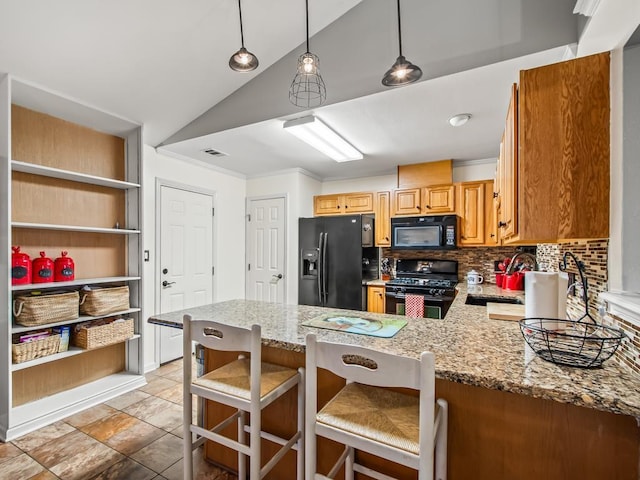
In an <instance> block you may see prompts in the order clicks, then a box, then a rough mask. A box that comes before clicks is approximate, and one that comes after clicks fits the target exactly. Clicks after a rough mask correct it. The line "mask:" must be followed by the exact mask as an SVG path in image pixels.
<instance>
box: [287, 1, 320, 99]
mask: <svg viewBox="0 0 640 480" xmlns="http://www.w3.org/2000/svg"><path fill="white" fill-rule="evenodd" d="M305 6H306V12H307V15H306V21H307V51H306V52H305V53H303V54H302V55H300V58H298V69H297V71H296V76H295V77H294V78H293V82H291V87H289V100H290V101H291V103H293V104H294V105H296V106H298V107H303V108H312V107H319V106H320V105H322V104H323V103H324V101H325V100H326V99H327V89H326V88H325V86H324V80H322V77H321V76H320V69H319V65H318V64H319V59H318V57H317V55H314V54H313V53H311V52H310V51H309V0H305Z"/></svg>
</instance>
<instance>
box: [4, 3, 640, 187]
mask: <svg viewBox="0 0 640 480" xmlns="http://www.w3.org/2000/svg"><path fill="white" fill-rule="evenodd" d="M574 3H575V0H474V1H472V2H470V1H462V0H453V1H452V0H449V1H444V0H428V1H425V0H402V3H401V5H402V28H403V30H402V33H403V38H402V40H403V53H404V54H405V56H406V57H407V58H409V59H410V60H411V61H412V62H414V63H416V64H418V65H419V66H420V67H421V68H422V69H423V71H424V75H423V78H422V80H421V81H420V82H419V83H417V84H414V85H411V86H408V87H403V88H399V89H391V90H388V89H386V88H385V87H383V86H382V85H381V83H380V79H381V77H382V74H383V73H384V72H385V71H386V70H387V69H388V68H389V67H390V65H391V64H392V63H393V61H394V60H395V58H396V56H397V54H398V51H397V40H398V38H397V23H396V22H397V20H396V10H395V8H396V3H395V1H393V0H310V1H309V4H310V5H309V9H310V12H309V13H310V30H311V35H312V38H311V51H312V52H314V53H316V54H317V55H318V56H319V57H320V66H321V73H322V75H323V78H324V80H325V83H326V86H327V104H326V105H325V106H322V107H320V108H317V109H314V110H313V111H312V113H314V114H316V115H317V116H318V117H321V118H323V120H325V121H326V123H328V124H329V125H330V126H331V127H332V128H334V129H335V130H337V131H338V132H339V133H340V134H341V135H343V136H344V137H345V138H347V139H348V140H349V141H351V142H352V143H353V144H354V145H356V146H357V147H358V148H359V149H361V150H362V152H363V153H364V159H363V160H360V161H356V162H350V163H345V164H336V163H335V162H333V161H331V160H328V159H325V158H323V157H322V156H321V155H319V154H317V153H315V152H314V151H312V150H310V149H308V148H307V147H306V146H305V145H304V144H301V143H300V142H299V141H298V140H296V139H294V138H289V137H290V136H289V135H287V134H286V133H285V132H284V131H283V129H282V123H283V121H284V120H286V119H290V118H294V117H297V116H301V115H303V114H305V113H310V112H304V111H301V110H300V109H298V108H297V107H294V106H293V105H291V104H290V103H289V100H288V93H287V91H288V87H289V85H290V83H291V80H292V79H293V76H294V74H295V64H296V59H297V57H298V56H299V55H300V54H301V53H303V52H304V40H305V29H304V15H305V14H304V1H303V0H277V1H265V0H243V1H242V8H243V20H244V33H245V44H246V46H247V48H248V49H249V50H250V51H252V52H254V53H255V54H256V55H257V56H258V58H259V59H260V67H259V68H258V70H256V71H255V72H252V73H248V74H242V73H236V72H233V71H231V70H230V69H229V68H228V60H229V57H230V55H231V54H232V53H233V52H235V51H236V50H237V49H238V48H239V46H240V35H239V24H238V16H237V15H238V11H237V7H238V5H237V2H236V0H216V1H212V0H208V1H205V0H189V1H188V2H180V1H178V0H137V1H134V2H132V1H130V0H111V1H109V2H104V1H101V0H59V1H56V2H39V1H37V0H22V1H20V2H16V1H12V0H0V72H5V73H10V74H12V75H15V76H16V77H18V78H20V79H22V80H26V81H29V82H33V83H36V84H39V85H42V86H44V87H45V88H47V89H50V90H53V91H56V92H59V93H62V94H64V95H67V96H70V97H73V98H76V99H78V100H80V101H81V102H84V103H87V104H90V105H93V106H95V107H98V108H101V109H103V110H106V111H109V112H112V113H115V114H118V115H120V116H123V117H125V118H128V119H131V120H133V121H136V122H139V123H143V124H144V126H145V129H144V135H145V137H144V138H145V143H148V144H150V145H152V146H159V150H160V151H162V152H164V153H166V154H169V155H175V156H178V157H180V158H184V159H186V160H187V161H196V162H199V163H203V164H206V165H209V166H211V167H212V168H216V169H223V170H226V171H229V172H232V173H234V174H236V175H241V176H248V177H251V176H255V175H262V174H267V173H273V172H274V171H278V170H283V169H289V168H304V169H305V170H307V171H309V172H310V173H312V174H314V175H316V176H318V177H319V178H348V177H354V176H365V175H376V174H382V173H386V172H389V171H390V170H391V169H392V168H393V166H394V165H397V164H401V163H413V162H417V161H428V160H436V159H439V158H454V159H456V160H467V159H478V158H487V157H495V156H496V155H497V149H498V143H499V138H500V132H501V128H502V123H503V122H504V113H505V111H506V105H507V102H508V96H509V85H510V84H511V83H512V82H514V81H516V80H517V72H518V71H519V70H520V69H523V68H531V67H534V66H537V65H542V64H546V63H551V62H555V61H559V60H561V59H562V58H566V57H568V56H571V55H573V54H574V53H575V43H576V42H578V40H579V39H580V40H582V38H580V37H579V35H580V34H581V32H583V31H584V30H585V24H586V25H587V26H589V25H590V23H592V24H593V25H594V27H593V28H592V31H593V32H596V33H594V34H592V35H591V37H592V41H593V43H594V44H595V45H596V46H595V47H590V48H591V49H592V50H597V48H598V45H602V49H609V48H614V47H615V46H616V45H615V44H611V45H609V44H607V43H606V42H603V41H602V40H601V37H602V35H603V34H602V33H601V31H600V29H601V28H602V30H603V31H604V32H605V33H607V28H609V30H611V27H610V26H608V27H607V21H604V22H600V21H598V22H596V21H595V20H594V21H591V22H590V23H587V21H586V19H585V18H584V17H582V16H580V15H575V14H573V7H574ZM638 3H640V2H637V1H636V0H600V5H599V7H598V10H597V13H600V11H603V10H605V7H606V8H607V9H609V10H611V11H615V10H616V9H618V10H619V9H620V8H625V9H626V10H624V11H623V12H617V15H618V18H623V19H624V22H626V23H625V24H624V25H622V26H620V21H618V23H617V24H616V23H614V25H616V26H617V27H619V29H621V30H622V32H621V33H619V36H620V37H623V36H624V35H625V34H627V32H626V30H629V29H630V28H631V27H629V25H632V24H633V22H635V25H637V24H638V23H640V19H637V16H638V15H640V13H639V12H638V11H637V10H640V9H639V8H638V7H637V5H638ZM614 13H615V12H614ZM594 19H595V17H594ZM610 23H611V22H609V24H610ZM627 23H629V25H627ZM601 24H602V25H604V26H602V25H601ZM634 28H635V26H634V27H633V28H631V30H630V31H629V32H628V34H627V37H626V38H628V36H629V35H630V34H631V32H632V31H633V29H634ZM567 45H570V46H572V47H571V48H569V49H567V48H565V46H567ZM579 53H580V52H579ZM461 112H469V113H472V114H473V118H472V120H471V121H470V122H469V123H468V124H467V125H465V126H464V127H462V128H459V129H456V130H454V129H452V128H451V127H450V126H449V125H448V123H447V119H448V117H449V116H451V115H453V114H455V113H461ZM206 148H213V149H216V150H221V151H223V152H224V153H226V154H227V155H226V156H224V157H216V158H214V157H211V156H208V155H206V154H204V153H203V152H202V150H204V149H206Z"/></svg>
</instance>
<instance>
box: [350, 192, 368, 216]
mask: <svg viewBox="0 0 640 480" xmlns="http://www.w3.org/2000/svg"><path fill="white" fill-rule="evenodd" d="M344 210H345V211H344V212H343V213H373V211H374V209H373V193H372V192H364V193H347V194H345V195H344Z"/></svg>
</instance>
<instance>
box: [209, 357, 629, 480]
mask: <svg viewBox="0 0 640 480" xmlns="http://www.w3.org/2000/svg"><path fill="white" fill-rule="evenodd" d="M236 356H237V353H231V352H217V351H211V350H207V352H206V355H205V370H206V371H209V370H212V369H213V368H216V367H217V366H220V365H221V364H222V363H224V362H226V361H229V360H230V359H233V358H236ZM262 356H263V360H264V361H268V362H272V363H276V364H280V365H285V366H288V367H294V368H297V367H300V366H304V354H302V353H298V352H292V351H288V350H281V349H278V348H273V347H263V349H262ZM318 382H319V387H318V406H319V407H321V406H322V405H324V404H325V403H326V402H327V401H328V400H329V399H330V398H331V396H333V395H334V394H335V393H336V392H337V391H338V390H339V389H340V388H341V387H342V385H343V381H342V379H340V378H339V377H336V376H335V375H333V374H331V373H329V372H327V371H324V370H320V371H319V372H318ZM436 396H437V397H441V398H444V399H446V400H447V401H448V403H449V425H448V476H447V478H448V479H449V480H468V479H474V480H513V479H518V480H540V479H544V480H567V479H580V480H602V479H605V478H606V479H607V480H636V479H637V478H639V475H640V471H639V470H640V467H639V464H640V453H639V452H640V430H639V427H638V424H637V423H636V419H635V418H633V417H630V416H625V415H615V414H613V413H607V412H601V411H599V410H594V409H589V408H584V407H578V406H574V405H569V404H564V403H559V402H555V401H551V400H543V399H538V398H531V397H528V396H525V395H519V394H515V393H507V392H504V391H500V390H490V389H487V388H482V387H475V386H470V385H463V384H460V383H455V382H450V381H448V380H442V379H437V380H436ZM296 405H297V403H296V390H295V389H293V390H292V391H291V392H288V393H287V394H286V395H285V396H284V397H283V398H282V399H280V400H278V401H276V402H274V403H273V404H271V405H270V406H269V407H267V408H266V409H265V410H264V411H263V414H262V422H263V427H264V429H265V430H266V431H269V432H272V433H274V434H278V435H283V436H288V435H292V434H293V432H295V428H296V425H295V422H296V414H295V412H296V408H297V406H296ZM231 412H232V410H231V409H230V408H229V407H223V406H220V405H219V404H215V403H213V402H207V405H206V415H205V416H206V420H205V423H206V425H207V426H208V428H211V427H213V426H214V425H216V424H217V423H219V421H221V420H222V419H223V418H226V417H225V416H226V415H229V414H231ZM227 430H228V432H229V434H230V435H235V432H236V430H237V429H236V426H235V425H231V426H230V427H229V428H228V429H227ZM262 445H263V450H264V451H265V454H266V453H267V452H268V453H269V455H272V454H273V453H274V451H275V450H276V449H277V448H278V446H277V445H274V444H271V443H269V442H268V441H266V440H263V443H262ZM340 453H341V448H340V445H338V444H335V443H333V442H329V441H326V440H324V439H322V438H321V439H319V441H318V469H319V470H320V471H321V472H323V473H327V472H328V469H329V468H330V466H331V465H332V464H333V461H334V460H335V459H336V458H337V457H338V455H339V454H340ZM205 457H206V459H207V460H209V461H211V462H214V463H216V464H219V465H222V466H225V467H226V468H229V469H231V470H234V471H237V454H236V453H235V452H234V451H232V450H230V449H227V448H225V447H222V446H220V445H217V444H212V443H211V442H207V443H206V445H205ZM263 458H264V457H263ZM358 459H359V461H361V462H362V463H364V464H365V465H369V466H371V467H374V468H380V469H382V471H383V473H385V474H387V475H391V476H396V477H397V478H399V479H415V478H416V475H415V472H414V471H413V470H410V469H408V468H407V467H404V466H402V465H397V464H392V463H390V462H387V461H384V460H381V459H380V458H377V457H372V456H370V455H366V454H362V453H359V454H358ZM295 460H296V459H295V453H294V452H293V451H291V452H288V453H287V454H285V456H284V458H283V460H282V461H281V462H280V463H279V464H278V465H276V466H275V467H274V469H273V470H272V471H271V472H270V473H269V474H268V475H267V476H266V477H265V478H266V479H270V480H276V479H289V478H295ZM263 464H264V459H263ZM337 478H343V476H342V474H339V475H338V477H337ZM356 478H357V479H364V478H365V477H363V476H362V475H359V474H356Z"/></svg>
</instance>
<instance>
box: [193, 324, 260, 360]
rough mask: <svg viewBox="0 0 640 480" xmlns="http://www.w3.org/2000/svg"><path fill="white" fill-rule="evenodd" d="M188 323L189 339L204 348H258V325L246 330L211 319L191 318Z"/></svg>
mask: <svg viewBox="0 0 640 480" xmlns="http://www.w3.org/2000/svg"><path fill="white" fill-rule="evenodd" d="M189 324H190V327H191V328H190V336H191V340H193V341H195V342H198V343H199V344H201V345H202V346H204V347H205V348H210V349H212V350H222V351H227V352H228V351H239V352H252V351H254V349H255V348H256V347H257V348H258V349H259V348H260V334H261V332H260V325H252V326H251V330H248V329H246V328H241V327H233V326H231V325H224V324H222V323H218V322H214V321H211V320H191V321H190V322H189ZM256 339H257V342H256Z"/></svg>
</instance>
